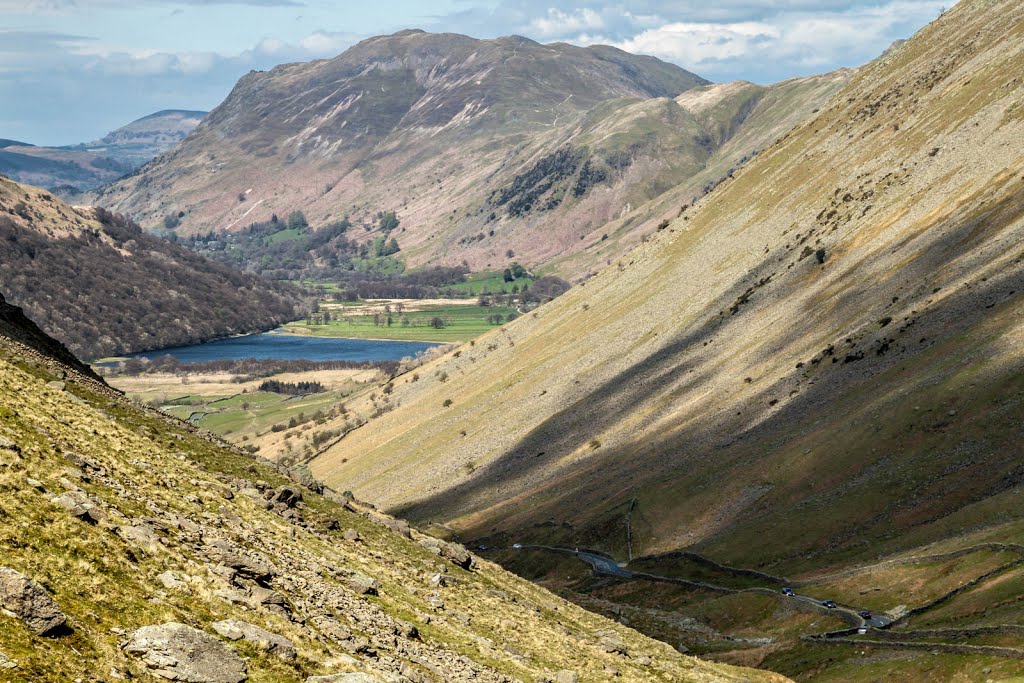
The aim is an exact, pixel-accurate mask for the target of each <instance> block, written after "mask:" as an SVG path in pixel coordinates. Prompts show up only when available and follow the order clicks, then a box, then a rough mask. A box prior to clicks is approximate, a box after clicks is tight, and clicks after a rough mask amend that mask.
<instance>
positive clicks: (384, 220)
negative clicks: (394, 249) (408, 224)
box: [377, 211, 401, 232]
mask: <svg viewBox="0 0 1024 683" xmlns="http://www.w3.org/2000/svg"><path fill="white" fill-rule="evenodd" d="M379 217H380V220H379V221H378V223H377V224H378V226H380V229H381V230H383V231H384V232H391V231H392V230H394V229H395V228H397V227H398V224H399V223H400V222H401V221H399V220H398V216H397V215H396V214H395V212H394V211H385V212H383V213H381V214H379Z"/></svg>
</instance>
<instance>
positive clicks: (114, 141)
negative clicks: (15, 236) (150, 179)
mask: <svg viewBox="0 0 1024 683" xmlns="http://www.w3.org/2000/svg"><path fill="white" fill-rule="evenodd" d="M205 115H206V112H201V111H183V110H177V109H168V110H165V111H159V112H156V113H155V114H150V115H149V116H145V117H143V118H141V119H138V120H137V121H133V122H131V123H129V124H128V125H126V126H122V127H121V128H118V129H117V130H115V131H113V132H112V133H108V134H107V135H105V136H104V137H102V138H101V139H99V140H96V141H94V142H90V143H82V144H80V145H70V146H67V147H37V146H36V145H30V144H28V143H24V142H18V141H16V140H0V173H2V174H4V175H6V176H8V177H10V178H12V179H14V180H17V181H18V182H22V183H28V184H31V185H38V186H42V187H49V188H55V189H56V190H57V192H58V193H59V194H60V196H61V197H65V198H75V199H77V197H78V193H79V192H80V191H81V190H90V189H93V188H94V187H97V186H99V185H102V184H104V183H109V182H111V181H114V180H117V179H118V178H120V177H121V176H123V175H125V174H126V173H130V172H131V171H133V170H135V169H136V168H138V167H139V166H142V165H143V164H145V163H146V162H148V161H149V160H151V159H153V158H154V157H156V156H159V155H160V154H162V153H163V152H165V151H167V150H168V149H170V148H171V147H173V146H174V145H176V144H178V143H179V142H181V141H182V140H183V139H185V137H186V136H187V135H188V134H189V132H191V131H192V129H193V128H195V127H196V126H197V125H199V122H200V121H201V120H202V118H203V116H205Z"/></svg>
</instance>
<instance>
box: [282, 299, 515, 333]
mask: <svg viewBox="0 0 1024 683" xmlns="http://www.w3.org/2000/svg"><path fill="white" fill-rule="evenodd" d="M321 311H322V312H324V313H326V314H327V315H328V316H329V317H330V320H329V321H328V322H326V323H325V324H320V323H316V324H310V321H308V320H306V321H298V322H294V323H289V324H288V325H285V326H284V327H283V328H282V329H283V330H284V331H285V332H287V333H289V334H298V335H310V336H316V337H349V338H356V339H394V340H400V341H431V342H462V341H469V340H470V339H473V338H475V337H478V336H480V335H481V334H483V333H485V332H488V331H490V330H492V329H494V328H495V327H499V326H500V325H501V324H504V323H506V322H509V321H510V320H511V319H513V318H515V317H516V316H517V315H518V313H517V311H516V309H515V308H513V307H511V306H480V305H479V304H478V302H477V301H476V300H470V299H374V300H371V301H357V302H342V303H323V304H321ZM499 316H500V322H497V321H498V318H499ZM510 316H511V318H510Z"/></svg>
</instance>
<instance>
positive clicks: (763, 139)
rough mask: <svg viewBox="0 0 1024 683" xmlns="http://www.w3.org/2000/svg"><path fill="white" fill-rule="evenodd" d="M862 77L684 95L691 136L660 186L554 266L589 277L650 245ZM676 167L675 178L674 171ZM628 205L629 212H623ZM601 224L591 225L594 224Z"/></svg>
mask: <svg viewBox="0 0 1024 683" xmlns="http://www.w3.org/2000/svg"><path fill="white" fill-rule="evenodd" d="M855 73H856V71H855V70H851V69H841V70H839V71H836V72H833V73H829V74H822V75H818V76H808V77H806V78H794V79H791V80H788V81H783V82H781V83H776V84H775V85H771V86H761V85H756V84H754V83H747V82H744V81H736V82H732V83H720V84H714V85H706V86H701V87H697V88H693V89H691V90H688V91H686V92H684V93H683V94H681V95H679V96H678V97H677V98H675V103H676V104H677V105H678V106H679V107H680V108H681V109H682V110H684V112H685V113H684V114H683V115H682V117H683V118H685V119H686V120H688V122H689V124H688V129H689V130H682V129H676V130H674V135H676V136H677V137H679V138H682V140H683V142H682V143H681V144H678V145H677V146H676V147H675V148H662V149H661V150H659V152H658V153H657V154H656V155H655V156H654V158H655V159H657V160H658V162H659V168H658V171H657V172H656V173H652V177H651V183H656V184H655V185H653V186H648V187H646V188H644V187H643V185H641V188H642V189H645V190H646V194H644V193H642V192H633V193H632V194H631V195H630V196H628V197H626V198H624V201H621V202H619V203H617V204H614V205H613V206H614V208H615V209H616V210H617V213H614V214H613V213H605V214H603V217H604V218H606V220H607V222H606V223H604V224H602V225H600V226H599V227H598V228H597V229H593V230H592V231H591V234H589V235H588V237H589V239H587V240H586V241H585V242H584V245H585V246H584V248H583V249H581V250H580V251H578V252H574V253H570V254H567V255H561V256H558V257H556V258H554V259H553V260H552V261H550V262H549V263H548V268H550V269H552V270H554V271H556V272H562V273H566V274H582V273H586V272H588V270H589V269H593V268H595V267H603V266H605V265H608V263H609V262H610V260H614V259H616V258H618V257H620V256H622V255H623V254H624V253H625V252H626V251H628V250H629V249H631V248H632V247H634V246H636V245H637V244H639V243H640V242H641V241H643V240H644V239H647V238H648V237H649V236H650V235H651V234H652V233H653V232H655V231H656V230H657V229H658V226H659V225H660V224H661V223H662V221H665V220H671V219H674V218H677V217H679V215H680V211H681V209H682V208H683V207H686V206H689V205H690V204H692V203H693V202H694V201H696V200H697V199H699V198H700V197H702V196H703V195H704V194H706V193H707V192H708V191H709V190H711V189H713V188H714V187H715V186H716V185H717V184H718V183H720V182H722V180H724V179H725V178H727V177H728V176H729V174H730V173H732V172H734V171H735V170H736V169H737V168H739V167H740V166H742V165H743V164H745V163H747V162H748V161H749V160H750V159H751V158H753V157H754V156H756V154H758V153H759V152H760V151H761V150H763V149H765V148H766V147H768V146H769V145H771V144H772V143H774V142H775V141H776V140H778V139H779V138H780V137H781V136H783V135H785V134H786V133H788V132H789V131H790V130H792V129H793V128H794V127H796V126H797V125H798V124H800V123H801V122H803V121H805V120H807V119H808V118H810V117H811V116H812V115H813V114H814V113H815V112H816V111H817V110H818V109H819V108H820V107H823V106H824V105H825V104H826V103H827V102H828V100H829V99H830V98H831V97H832V96H833V95H835V94H836V92H838V91H839V90H840V88H842V87H843V86H844V85H846V84H847V83H848V82H849V80H850V79H851V78H852V77H853V76H854V74H855ZM692 130H695V131H696V134H695V136H692V137H685V136H687V135H692V134H690V132H689V131H692ZM666 139H668V140H671V139H672V138H671V137H667V138H666ZM687 143H688V144H689V148H687V147H686V146H685V145H686V144H687ZM695 143H696V145H697V146H698V147H699V149H700V150H701V151H702V152H703V154H699V156H698V160H699V163H697V164H694V163H693V160H692V157H691V156H689V155H688V154H687V152H689V150H690V149H692V148H693V145H694V144H695ZM669 169H672V170H674V171H675V172H674V173H673V172H667V171H668V170H669ZM625 187H627V188H628V187H629V185H628V184H626V185H625ZM666 188H667V189H666ZM606 194H612V193H606ZM620 199H621V198H620ZM648 199H652V201H646V200H648ZM623 207H625V208H626V209H628V210H626V211H624V212H623V210H622V209H623ZM634 207H635V208H634ZM579 215H581V212H580V211H572V212H571V213H568V214H567V215H566V216H565V217H563V218H561V220H562V221H563V222H564V221H572V220H575V219H576V217H577V216H579ZM593 224H594V221H591V223H590V225H591V226H593ZM588 227H589V226H588Z"/></svg>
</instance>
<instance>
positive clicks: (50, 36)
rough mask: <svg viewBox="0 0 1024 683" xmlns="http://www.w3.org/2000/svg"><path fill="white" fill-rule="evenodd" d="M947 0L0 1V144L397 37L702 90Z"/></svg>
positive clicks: (860, 54) (170, 104)
mask: <svg viewBox="0 0 1024 683" xmlns="http://www.w3.org/2000/svg"><path fill="white" fill-rule="evenodd" d="M954 2H955V0H843V1H840V0H713V1H711V2H709V1H708V0H607V1H604V2H594V1H591V0H431V1H430V2H423V1H419V2H414V1H413V0H377V1H376V2H365V1H361V2H352V1H345V2H328V1H326V0H0V138H11V139H15V140H22V141H25V142H30V143H34V144H41V145H63V144H75V143H78V142H87V141H91V140H95V139H97V138H99V137H102V136H103V135H104V134H106V133H107V132H109V131H110V130H113V129H114V128H117V127H118V126H121V125H123V124H125V123H128V122H130V121H132V120H134V119H137V118H139V117H142V116H145V115H147V114H150V113H152V112H155V111H158V110H160V109H199V110H209V109H212V108H213V107H215V106H216V105H217V104H219V103H220V102H221V101H222V100H223V99H224V98H225V97H226V96H227V94H228V92H229V91H230V90H231V87H232V86H233V85H234V83H235V81H237V80H238V78H239V77H240V76H242V75H244V74H245V73H247V72H249V71H250V70H253V69H269V68H271V67H273V66H274V65H276V64H280V63H283V62H294V61H306V60H310V59H318V58H325V57H333V56H335V55H337V54H340V53H341V52H343V51H344V50H345V49H346V48H347V47H349V46H351V45H353V44H354V43H356V42H358V41H359V40H362V39H363V38H368V37H370V36H374V35H380V34H385V33H393V32H395V31H398V30H401V29H406V28H420V29H423V30H426V31H450V32H456V33H464V34H467V35H471V36H474V37H477V38H494V37H497V36H505V35H512V34H517V35H523V36H526V37H528V38H532V39H534V40H537V41H540V42H556V41H564V42H569V43H574V44H577V45H591V44H597V43H601V44H610V45H615V46H616V47H620V48H622V49H624V50H628V51H630V52H635V53H641V54H649V55H654V56H656V57H659V58H661V59H664V60H666V61H669V62H673V63H675V64H678V65H679V66H681V67H683V68H685V69H688V70H689V71H692V72H694V73H697V74H699V75H701V76H703V77H704V78H707V79H709V80H712V81H716V82H722V81H731V80H736V79H745V80H749V81H754V82H756V83H765V84H767V83H773V82H776V81H779V80H783V79H786V78H792V77H795V76H806V75H809V74H813V73H822V72H826V71H831V70H833V69H836V68H840V67H852V66H857V65H860V64H863V63H864V62H866V61H868V60H870V59H872V58H874V57H876V56H877V55H878V54H880V53H881V52H882V51H883V50H884V49H885V48H886V47H888V46H889V45H890V44H891V43H892V42H893V41H894V40H897V39H900V38H908V37H910V36H911V35H912V34H913V33H914V32H915V31H917V30H918V29H919V28H921V27H922V26H924V25H925V24H927V23H928V22H930V21H932V20H933V19H935V18H936V17H937V16H938V15H939V14H940V12H941V11H943V10H944V9H948V8H949V7H950V6H951V5H952V4H953V3H954Z"/></svg>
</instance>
